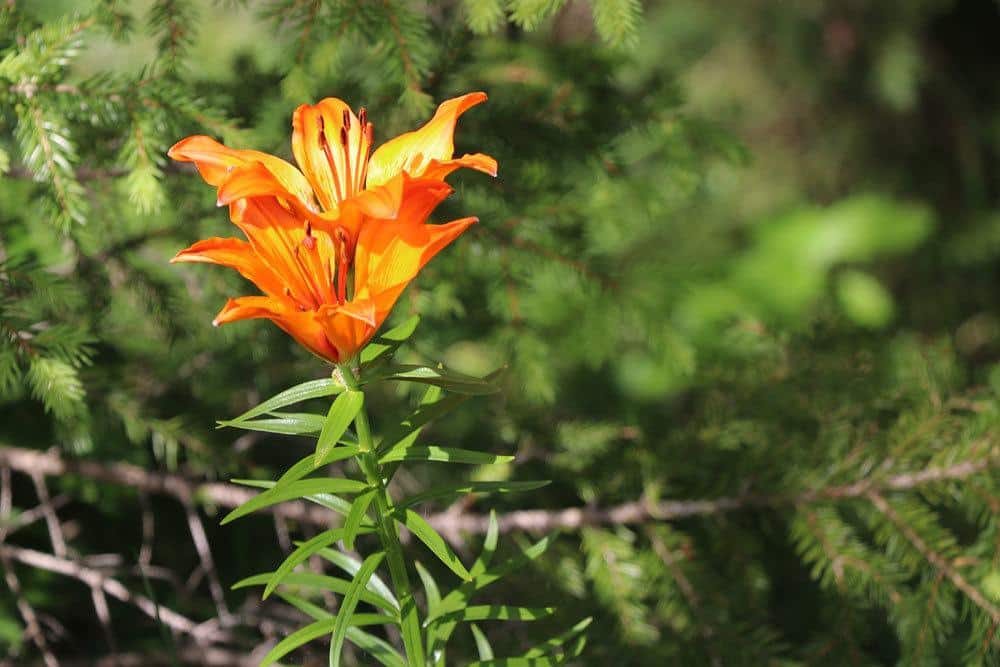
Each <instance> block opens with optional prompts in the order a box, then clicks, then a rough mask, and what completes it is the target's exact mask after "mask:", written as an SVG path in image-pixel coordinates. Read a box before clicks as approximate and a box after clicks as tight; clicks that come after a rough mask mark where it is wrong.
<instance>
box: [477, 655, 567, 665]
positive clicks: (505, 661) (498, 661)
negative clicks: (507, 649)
mask: <svg viewBox="0 0 1000 667" xmlns="http://www.w3.org/2000/svg"><path fill="white" fill-rule="evenodd" d="M561 664H563V658H562V657H553V656H543V657H541V658H521V657H518V658H494V659H492V660H477V661H475V662H470V663H469V664H468V665H466V667H557V665H561Z"/></svg>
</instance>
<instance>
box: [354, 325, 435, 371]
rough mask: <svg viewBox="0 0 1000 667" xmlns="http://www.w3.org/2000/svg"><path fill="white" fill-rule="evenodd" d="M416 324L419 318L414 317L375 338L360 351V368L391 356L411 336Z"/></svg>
mask: <svg viewBox="0 0 1000 667" xmlns="http://www.w3.org/2000/svg"><path fill="white" fill-rule="evenodd" d="M418 324H420V316H419V315H414V316H412V317H410V318H409V319H407V320H406V321H405V322H403V323H402V324H400V325H399V326H396V327H393V328H392V329H389V330H388V331H386V332H384V333H383V334H381V335H379V336H377V337H376V338H375V339H374V340H373V341H372V342H371V343H369V344H368V346H367V347H365V349H363V350H361V356H360V359H361V365H362V367H364V366H365V365H367V364H372V363H373V362H375V361H381V360H383V359H386V358H388V357H390V356H392V354H393V353H394V352H395V351H396V349H397V348H398V347H399V346H400V345H401V344H403V343H404V342H406V340H407V339H408V338H409V337H410V336H412V335H413V332H414V331H416V329H417V325H418Z"/></svg>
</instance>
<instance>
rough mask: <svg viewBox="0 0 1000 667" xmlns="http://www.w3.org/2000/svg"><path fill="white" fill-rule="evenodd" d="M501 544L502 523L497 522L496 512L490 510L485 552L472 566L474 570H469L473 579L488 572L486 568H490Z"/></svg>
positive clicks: (484, 545) (484, 546)
mask: <svg viewBox="0 0 1000 667" xmlns="http://www.w3.org/2000/svg"><path fill="white" fill-rule="evenodd" d="M499 543H500V523H499V522H498V521H497V513H496V512H495V511H494V510H490V523H489V525H488V526H487V527H486V539H484V540H483V550H482V552H481V553H480V554H479V558H477V559H476V562H475V563H473V564H472V569H471V570H469V572H470V573H471V574H472V576H473V577H478V576H479V575H481V574H483V573H484V572H486V568H488V567H489V566H490V562H491V561H492V560H493V554H495V553H496V551H497V545H498V544H499Z"/></svg>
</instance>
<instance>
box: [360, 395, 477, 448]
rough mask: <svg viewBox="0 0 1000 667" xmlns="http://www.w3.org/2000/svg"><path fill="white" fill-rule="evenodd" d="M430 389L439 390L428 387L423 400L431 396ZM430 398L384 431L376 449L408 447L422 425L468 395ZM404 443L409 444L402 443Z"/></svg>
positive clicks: (451, 408)
mask: <svg viewBox="0 0 1000 667" xmlns="http://www.w3.org/2000/svg"><path fill="white" fill-rule="evenodd" d="M431 390H433V391H434V392H436V393H439V392H440V391H441V389H440V388H439V387H433V386H432V387H430V388H429V389H428V393H427V395H425V397H424V398H425V401H426V399H428V398H431ZM431 400H432V402H423V403H422V404H421V405H420V407H418V408H417V409H416V411H415V412H414V413H413V414H411V415H410V416H409V417H407V418H406V419H404V420H403V421H402V422H400V423H399V424H398V425H397V426H395V427H394V428H392V429H391V430H389V431H388V432H386V434H385V436H384V437H383V439H382V443H381V445H380V446H379V448H378V451H379V452H384V451H388V450H390V449H394V448H396V447H398V446H406V447H408V446H410V445H412V444H413V443H414V442H415V441H416V439H417V436H418V435H420V431H421V429H423V427H424V426H426V425H427V424H429V423H430V422H432V421H434V420H435V419H438V418H440V417H442V416H444V415H446V414H448V413H449V412H451V411H452V410H454V409H455V408H456V407H458V406H459V405H461V404H462V403H464V402H465V401H467V400H469V396H466V395H463V394H452V395H450V396H446V397H444V398H440V397H439V396H438V397H434V398H432V399H431ZM404 443H409V444H405V445H404Z"/></svg>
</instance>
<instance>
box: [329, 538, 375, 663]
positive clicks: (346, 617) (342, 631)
mask: <svg viewBox="0 0 1000 667" xmlns="http://www.w3.org/2000/svg"><path fill="white" fill-rule="evenodd" d="M383 558H385V554H384V553H382V552H381V551H379V552H376V553H373V554H372V555H370V556H368V558H366V559H365V561H364V563H362V564H361V569H360V570H358V573H357V574H355V575H354V579H353V580H352V581H351V587H350V588H349V589H348V591H347V593H345V594H344V599H343V600H341V603H340V609H338V610H337V618H336V619H335V623H334V627H333V637H332V639H331V640H330V667H340V653H341V651H342V649H343V648H344V640H345V639H346V638H347V628H348V627H350V625H351V617H352V616H353V615H354V610H355V609H356V608H357V606H358V601H359V600H360V599H361V596H362V594H364V593H365V586H366V585H367V584H368V579H369V577H371V576H372V574H374V572H375V570H376V568H378V566H379V563H381V562H382V559H383Z"/></svg>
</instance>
